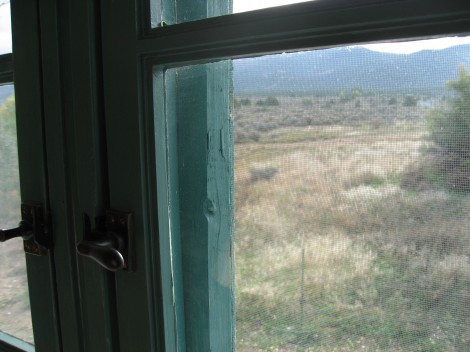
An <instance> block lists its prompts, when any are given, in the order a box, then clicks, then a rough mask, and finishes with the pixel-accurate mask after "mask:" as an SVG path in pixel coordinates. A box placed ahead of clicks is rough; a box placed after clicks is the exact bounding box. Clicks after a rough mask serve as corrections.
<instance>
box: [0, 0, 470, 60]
mask: <svg viewBox="0 0 470 352" xmlns="http://www.w3.org/2000/svg"><path fill="white" fill-rule="evenodd" d="M306 1H312V0H233V11H234V12H235V13H237V12H246V11H251V10H256V9H262V8H267V7H273V6H280V5H288V4H294V3H299V2H306ZM10 28H11V22H10V2H9V0H0V55H1V54H5V53H10V52H11V30H10ZM469 43H470V37H451V38H439V39H428V40H419V41H412V42H403V43H381V44H369V45H363V46H364V47H366V48H368V49H370V50H375V51H381V52H388V53H395V54H411V53H414V52H417V51H420V50H437V49H445V48H448V47H450V46H454V45H459V44H469Z"/></svg>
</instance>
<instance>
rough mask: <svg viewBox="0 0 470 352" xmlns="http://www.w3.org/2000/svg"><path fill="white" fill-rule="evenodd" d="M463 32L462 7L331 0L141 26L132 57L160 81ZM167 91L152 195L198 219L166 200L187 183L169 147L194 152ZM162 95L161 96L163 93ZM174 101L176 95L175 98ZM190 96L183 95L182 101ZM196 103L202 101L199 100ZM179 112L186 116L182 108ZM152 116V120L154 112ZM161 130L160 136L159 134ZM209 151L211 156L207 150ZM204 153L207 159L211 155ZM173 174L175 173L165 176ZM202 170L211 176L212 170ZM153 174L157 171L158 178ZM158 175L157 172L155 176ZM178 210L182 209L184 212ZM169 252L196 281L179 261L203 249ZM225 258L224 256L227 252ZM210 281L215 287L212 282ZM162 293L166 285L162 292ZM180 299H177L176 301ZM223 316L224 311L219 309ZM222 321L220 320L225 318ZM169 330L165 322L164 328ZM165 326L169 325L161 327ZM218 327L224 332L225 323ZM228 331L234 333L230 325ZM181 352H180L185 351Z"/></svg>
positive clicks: (465, 11)
mask: <svg viewBox="0 0 470 352" xmlns="http://www.w3.org/2000/svg"><path fill="white" fill-rule="evenodd" d="M423 6H424V7H423ZM144 18H145V16H144ZM462 32H468V33H470V6H469V4H467V3H465V2H464V1H456V2H453V3H451V4H443V3H439V2H437V1H434V2H426V3H425V2H423V1H407V2H405V1H357V2H351V1H331V0H330V1H318V2H315V3H303V4H299V5H292V6H289V7H284V8H273V9H267V10H262V11H255V12H253V13H246V14H237V15H228V16H222V17H218V18H209V19H207V20H200V21H197V22H188V23H183V24H179V25H178V24H177V25H170V26H168V27H162V28H149V27H148V26H147V27H144V29H143V30H142V32H141V35H142V39H141V41H140V42H139V44H138V45H139V47H138V51H139V52H140V53H142V57H143V59H144V61H145V65H146V68H145V69H143V71H144V72H145V71H147V72H148V71H149V67H151V66H152V65H154V67H155V66H156V67H159V70H160V71H159V74H160V75H163V76H164V75H165V73H166V72H168V69H171V68H175V67H181V66H182V67H184V66H188V65H196V66H197V65H198V64H201V63H208V62H212V61H218V60H221V59H226V58H242V57H248V56H257V55H264V54H272V53H276V52H284V51H296V50H307V49H319V48H328V47H333V46H339V45H348V44H357V43H370V42H376V41H383V40H403V39H405V40H407V39H409V40H412V39H417V38H422V37H432V36H441V35H453V34H460V33H462ZM185 43H191V45H190V46H187V45H185ZM226 78H228V77H226ZM170 81H171V80H170ZM167 82H168V81H167ZM173 84H174V83H173ZM173 84H170V86H168V85H167V86H166V87H165V85H164V84H160V85H158V86H157V87H153V91H154V97H153V101H154V102H156V104H155V105H156V106H164V107H165V109H166V111H160V116H165V117H164V118H163V119H164V120H165V121H166V125H159V126H158V127H159V128H158V130H157V131H156V142H155V143H156V145H157V153H158V150H159V145H158V143H159V141H162V140H166V141H167V145H166V146H162V145H160V152H161V153H163V154H164V155H162V156H160V158H157V164H158V160H160V161H163V160H167V166H166V167H167V168H168V169H167V170H165V171H166V173H167V175H166V176H167V178H166V180H167V181H168V182H167V183H166V184H162V185H160V186H159V187H157V189H158V190H162V189H166V192H164V193H166V195H165V196H164V197H161V196H160V199H159V201H160V202H163V203H164V206H162V208H164V209H171V204H173V205H174V204H175V203H178V207H179V209H178V210H174V209H173V211H174V212H175V211H176V212H178V211H183V212H184V211H186V212H190V214H189V215H188V214H187V215H188V216H196V214H197V209H198V203H197V202H194V198H196V196H195V195H194V194H193V195H192V196H186V197H184V196H181V194H179V195H178V200H177V201H176V202H175V201H173V202H172V200H171V194H172V192H173V193H177V191H176V190H175V189H174V188H175V187H177V188H178V190H179V191H180V192H181V191H182V192H183V193H184V189H183V190H182V189H181V185H180V184H179V185H176V186H175V185H171V181H172V180H176V179H178V181H175V182H180V183H182V184H183V186H182V187H183V188H184V183H185V181H184V180H182V178H184V177H182V175H181V173H179V174H178V172H177V171H175V169H176V168H177V166H172V164H173V163H174V162H175V160H177V159H178V158H181V155H180V154H178V153H177V152H175V151H174V150H172V148H173V149H175V150H176V149H181V147H182V148H183V149H184V148H187V147H184V145H194V143H195V141H194V139H193V138H194V135H190V134H187V135H185V136H184V138H181V137H180V139H179V141H180V142H178V141H177V139H176V137H175V136H174V134H175V132H174V131H173V132H171V131H172V129H173V130H178V127H177V124H176V123H175V121H174V118H173V117H172V116H171V114H172V113H173V112H171V111H170V110H171V109H168V107H167V105H166V103H165V99H167V100H171V99H174V98H172V97H171V96H172V95H175V94H176V93H175V90H174V89H175V88H174V87H173V86H172V85H173ZM178 88H179V89H182V90H183V94H185V93H184V92H186V94H190V92H194V94H195V96H197V97H199V99H201V97H200V92H199V91H197V89H195V88H194V87H193V88H191V87H178ZM178 88H177V89H178ZM163 91H164V92H165V93H161V92H163ZM177 91H178V90H177ZM155 92H156V93H155ZM159 92H160V93H159ZM179 94H181V92H180V93H179ZM189 97H190V96H189V95H188V100H189ZM202 100H203V101H204V99H202ZM222 101H223V100H222ZM212 103H213V102H212ZM204 105H205V104H204V103H202V104H201V107H203V106H204ZM221 105H223V103H221ZM188 106H190V104H188ZM194 108H195V107H193V108H188V113H189V112H193V111H194ZM161 109H162V108H161ZM181 109H182V110H184V106H183V107H182V108H181ZM169 111H170V112H169ZM155 114H156V115H157V116H158V112H156V113H155ZM182 115H184V113H182ZM209 116H210V115H208V120H207V121H206V122H205V123H204V121H201V122H200V125H199V126H201V125H202V128H203V129H206V128H207V130H210V129H212V128H213V129H215V130H217V122H216V121H212V122H211V121H210V118H209ZM148 118H151V117H148ZM157 120H158V118H157ZM182 120H183V121H186V122H185V123H188V121H187V119H186V120H185V118H184V117H183V118H182ZM180 123H181V122H180ZM205 124H207V126H205ZM188 126H190V127H188V130H190V131H191V133H194V131H195V130H197V125H194V124H190V123H188ZM156 127H157V126H156ZM162 131H166V132H165V133H163V132H162ZM169 131H170V132H169ZM224 133H225V134H224V136H225V139H226V140H230V139H231V138H232V136H231V135H230V133H231V132H230V131H229V130H226V131H225V132H224ZM192 137H193V138H192ZM191 141H192V142H191ZM160 143H161V142H160ZM189 143H192V144H189ZM181 144H182V145H183V146H182V145H181ZM162 150H164V151H162ZM208 150H210V147H209V148H208ZM206 152H207V153H210V151H206ZM203 153H204V151H200V154H203ZM207 155H209V154H207ZM207 155H199V156H198V155H195V154H193V155H192V159H194V160H199V161H203V160H204V158H205V157H207ZM176 163H177V162H176ZM161 164H162V163H161V162H160V168H161V167H162V166H161ZM232 167H233V166H232ZM172 168H173V171H171V169H172ZM207 169H208V170H209V169H210V167H208V168H207ZM195 170H196V169H191V167H188V170H187V171H186V172H188V177H197V176H196V175H197V174H198V171H197V170H196V171H195ZM158 171H159V169H158V165H157V174H158ZM180 171H181V170H180ZM160 172H162V171H161V170H160ZM231 172H233V170H231V169H230V167H229V168H227V170H226V174H225V176H223V175H217V176H215V177H219V179H218V181H219V182H221V183H222V184H224V183H226V184H230V181H229V180H227V179H226V178H227V177H231V174H230V173H231ZM208 174H209V173H208ZM160 178H162V176H160ZM157 179H158V177H157ZM208 180H209V178H208ZM227 181H228V182H227ZM186 182H187V181H186ZM175 197H176V196H175ZM228 199H232V198H230V197H228ZM184 203H187V204H188V206H187V207H184ZM199 205H200V203H199ZM183 207H184V208H185V210H182V209H183ZM228 207H229V208H231V207H233V204H228ZM231 211H233V209H229V211H228V212H227V213H226V214H224V215H223V216H225V220H226V223H227V224H229V223H230V221H231V220H232V219H231V217H233V214H231ZM164 216H167V217H170V218H173V217H174V214H172V213H171V211H170V212H166V213H165V214H164ZM162 217H163V216H162ZM174 222H178V221H173V223H174ZM222 222H223V221H222ZM178 224H179V222H178ZM165 230H166V231H168V232H169V233H172V234H174V233H175V232H176V231H171V229H161V232H163V231H165ZM178 230H180V229H178ZM210 235H211V234H210V233H209V232H208V237H209V238H210ZM160 236H162V233H160ZM169 237H170V238H171V235H169ZM172 240H173V241H174V238H172V239H170V241H172ZM186 241H187V242H189V245H188V247H189V249H187V250H185V249H184V247H185V242H186ZM167 248H168V247H167ZM172 248H173V253H172V257H173V259H172V260H173V263H174V262H175V258H176V259H178V258H180V260H181V262H183V264H182V265H181V268H180V270H181V273H180V274H178V273H176V275H181V276H182V277H183V280H182V281H184V278H185V276H188V275H189V276H193V277H195V276H196V274H195V272H194V270H192V268H191V266H186V267H185V265H184V262H185V261H186V259H185V258H187V257H188V256H191V251H192V253H193V255H194V253H196V252H201V253H204V251H207V248H202V249H201V248H199V249H198V248H197V246H196V244H195V243H193V242H191V239H184V237H183V236H182V238H181V242H180V243H177V244H176V245H175V244H173V246H172ZM175 248H176V249H175ZM209 248H211V247H209ZM212 248H213V251H214V252H216V251H217V249H215V248H214V247H212ZM188 252H189V253H188ZM212 254H213V252H210V249H209V253H208V254H207V255H208V258H209V260H210V258H211V255H212ZM226 255H230V254H229V252H228V253H226ZM164 258H165V253H162V259H164ZM172 274H173V275H174V274H175V273H174V272H173V273H172ZM173 280H174V281H177V278H175V277H173ZM209 280H212V281H213V282H216V281H217V278H216V275H213V276H211V277H210V278H209ZM186 281H187V280H186ZM164 286H165V285H163V287H164ZM184 286H185V283H182V284H181V287H180V288H179V289H180V290H182V291H183V292H182V293H180V295H181V296H184V295H185V292H186V291H188V290H189V288H186V287H184ZM207 287H208V289H207V290H208V291H207V292H206V293H207V297H209V296H211V294H214V292H211V290H214V289H211V288H210V285H209V286H207ZM228 296H230V295H227V296H226V297H225V298H227V297H228ZM173 298H174V299H175V300H176V301H177V300H178V293H176V297H173ZM179 299H180V300H181V297H180V298H179ZM182 300H183V301H184V304H182V305H183V306H184V307H183V308H180V309H183V310H186V311H187V310H191V311H193V312H194V313H193V314H196V316H195V317H194V319H198V318H199V319H200V318H201V317H202V316H204V315H203V314H199V315H197V312H196V310H193V309H192V307H191V304H195V303H194V302H193V303H191V302H190V301H189V302H188V300H185V299H182ZM224 303H226V302H224V299H221V298H219V301H216V302H214V306H215V307H216V309H220V307H223V305H224ZM231 303H232V304H231V305H230V303H229V304H228V306H230V307H233V305H234V304H233V302H231ZM200 304H203V302H200ZM188 305H189V307H188ZM221 310H222V311H223V309H221ZM177 314H181V312H178V311H176V313H175V315H177ZM183 314H184V313H183ZM184 315H185V321H186V324H185V326H184V327H179V328H178V327H177V331H176V332H175V335H177V336H178V335H179V334H183V335H184V334H186V336H185V342H186V347H185V348H186V349H187V350H192V349H193V348H195V350H198V348H199V349H200V348H201V345H200V344H199V343H200V340H197V341H194V339H192V338H191V336H188V329H191V324H190V323H188V320H191V319H190V318H189V319H188V313H187V312H186V313H185V314H184ZM221 315H222V316H224V313H222V314H221ZM225 317H226V319H227V318H229V315H225ZM173 319H174V317H172V319H171V321H172V322H173V323H174V321H173ZM167 323H169V322H168V321H167ZM167 326H174V325H171V324H167ZM223 326H225V327H227V326H230V323H228V324H226V325H223ZM229 329H231V330H232V331H234V322H233V321H232V322H231V326H230V327H229ZM184 331H185V333H184ZM198 332H199V333H200V334H203V333H204V331H202V330H199V331H198ZM221 336H223V337H221V338H220V340H218V339H214V340H212V341H211V342H208V344H207V345H206V346H205V348H206V349H207V346H210V345H212V344H214V345H217V346H225V348H224V349H223V350H229V349H230V350H234V348H235V344H234V342H233V341H229V340H230V338H232V339H233V335H231V336H230V334H226V335H225V336H224V335H221ZM224 339H225V341H224ZM214 345H212V346H214ZM182 346H183V345H182ZM227 346H230V347H227ZM185 348H182V349H181V350H185ZM219 348H220V347H219ZM215 350H217V348H216V349H215ZM219 350H220V349H219Z"/></svg>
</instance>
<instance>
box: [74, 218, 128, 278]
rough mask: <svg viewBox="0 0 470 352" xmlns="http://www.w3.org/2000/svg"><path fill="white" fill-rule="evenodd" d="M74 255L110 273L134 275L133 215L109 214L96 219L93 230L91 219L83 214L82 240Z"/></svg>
mask: <svg viewBox="0 0 470 352" xmlns="http://www.w3.org/2000/svg"><path fill="white" fill-rule="evenodd" d="M77 252H78V254H80V255H83V256H85V257H89V258H91V259H93V260H94V261H96V262H97V263H98V264H99V265H101V266H102V267H103V268H105V269H107V270H109V271H114V272H115V271H119V270H125V271H134V265H133V260H134V258H133V253H134V231H133V216H132V213H129V212H123V211H116V210H108V211H106V214H105V216H98V217H96V218H95V228H94V229H92V228H91V221H90V217H89V216H88V215H87V214H83V240H82V241H80V242H79V243H78V244H77Z"/></svg>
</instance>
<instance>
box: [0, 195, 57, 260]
mask: <svg viewBox="0 0 470 352" xmlns="http://www.w3.org/2000/svg"><path fill="white" fill-rule="evenodd" d="M48 224H49V218H48V216H46V215H45V214H44V209H43V207H42V205H41V204H37V203H23V204H21V221H20V223H19V225H18V227H15V228H13V229H8V230H0V242H5V241H8V240H9V239H12V238H16V237H21V238H22V239H23V247H24V251H25V252H26V253H29V254H34V255H46V254H47V251H48V250H49V249H50V248H52V231H51V229H50V228H49V226H48Z"/></svg>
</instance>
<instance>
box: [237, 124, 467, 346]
mask: <svg viewBox="0 0 470 352" xmlns="http://www.w3.org/2000/svg"><path fill="white" fill-rule="evenodd" d="M309 136H311V138H309ZM322 136H324V137H323V138H322ZM282 137H284V138H283V139H282ZM277 138H278V140H277V141H271V142H270V141H269V140H262V139H260V140H259V141H258V142H257V143H244V144H242V145H236V146H235V200H236V203H235V207H236V235H235V244H236V247H235V248H236V249H235V253H236V258H235V259H236V307H237V311H236V316H237V351H240V352H249V351H250V352H254V351H278V352H281V351H282V352H287V351H289V352H290V351H467V350H469V349H470V325H469V324H468V323H469V321H468V320H469V319H470V290H469V288H470V264H469V261H468V258H469V256H470V234H469V233H468V231H467V229H468V228H469V225H470V218H469V217H468V214H469V210H470V198H469V197H468V195H467V194H460V193H457V192H454V193H451V192H449V191H446V190H442V189H438V188H436V189H428V190H423V191H414V190H410V189H407V188H406V187H403V185H402V182H401V180H402V177H403V175H404V174H406V172H407V171H408V170H410V169H412V168H413V167H414V165H416V164H417V163H418V162H419V159H420V157H421V156H422V150H423V148H425V147H426V144H427V143H428V142H427V140H426V129H425V126H424V123H423V122H422V121H412V122H410V121H397V122H394V123H389V124H384V125H382V126H379V127H377V126H373V125H370V124H363V125H360V126H344V125H327V126H309V127H296V128H284V129H280V130H277ZM280 140H282V141H280ZM263 170H265V172H264V173H263ZM268 171H269V172H268ZM254 175H256V177H254Z"/></svg>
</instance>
